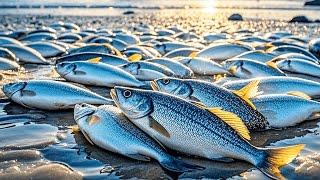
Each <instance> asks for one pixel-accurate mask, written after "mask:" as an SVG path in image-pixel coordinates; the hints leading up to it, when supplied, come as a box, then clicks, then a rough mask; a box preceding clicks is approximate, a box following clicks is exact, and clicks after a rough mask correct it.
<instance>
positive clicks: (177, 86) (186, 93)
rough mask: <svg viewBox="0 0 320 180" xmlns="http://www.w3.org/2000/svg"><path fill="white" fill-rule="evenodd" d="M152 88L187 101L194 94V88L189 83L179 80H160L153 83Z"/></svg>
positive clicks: (166, 78) (167, 78) (168, 78)
mask: <svg viewBox="0 0 320 180" xmlns="http://www.w3.org/2000/svg"><path fill="white" fill-rule="evenodd" d="M151 87H152V89H153V90H156V91H162V92H166V93H169V94H173V95H176V96H179V97H182V98H187V99H189V98H190V96H191V94H192V88H191V86H190V85H189V84H188V83H187V81H184V80H182V79H178V78H171V77H165V78H159V79H156V80H154V81H151Z"/></svg>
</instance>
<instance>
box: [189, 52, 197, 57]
mask: <svg viewBox="0 0 320 180" xmlns="http://www.w3.org/2000/svg"><path fill="white" fill-rule="evenodd" d="M197 55H198V52H195V51H194V52H192V53H190V54H189V57H191V58H194V57H197Z"/></svg>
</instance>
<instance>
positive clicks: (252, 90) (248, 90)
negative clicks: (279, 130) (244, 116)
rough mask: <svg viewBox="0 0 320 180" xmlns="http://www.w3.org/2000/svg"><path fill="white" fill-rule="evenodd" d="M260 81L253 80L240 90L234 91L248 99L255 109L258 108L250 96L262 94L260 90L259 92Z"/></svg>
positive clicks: (245, 99)
mask: <svg viewBox="0 0 320 180" xmlns="http://www.w3.org/2000/svg"><path fill="white" fill-rule="evenodd" d="M259 82H260V81H259V80H254V81H251V82H250V83H249V84H248V85H246V86H245V87H243V88H241V89H239V90H235V91H233V93H234V94H236V95H237V96H239V97H240V98H241V99H243V100H244V101H246V102H247V103H248V104H249V105H250V106H251V107H252V108H253V109H256V107H255V106H254V104H253V103H252V102H251V100H250V98H253V97H256V96H258V95H260V94H261V93H260V92H258V88H259V86H258V84H259Z"/></svg>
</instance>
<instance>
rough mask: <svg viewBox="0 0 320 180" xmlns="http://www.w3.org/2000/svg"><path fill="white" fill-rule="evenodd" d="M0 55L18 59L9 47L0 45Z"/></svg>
mask: <svg viewBox="0 0 320 180" xmlns="http://www.w3.org/2000/svg"><path fill="white" fill-rule="evenodd" d="M0 57H2V58H6V59H9V60H11V61H18V59H17V57H16V55H14V54H13V53H12V52H11V51H9V49H6V48H2V47H0Z"/></svg>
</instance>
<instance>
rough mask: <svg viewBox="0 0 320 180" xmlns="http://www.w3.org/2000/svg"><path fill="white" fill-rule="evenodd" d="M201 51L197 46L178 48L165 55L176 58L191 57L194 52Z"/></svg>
mask: <svg viewBox="0 0 320 180" xmlns="http://www.w3.org/2000/svg"><path fill="white" fill-rule="evenodd" d="M197 52H199V50H198V49H196V48H178V49H175V50H172V51H169V52H168V53H166V54H165V55H163V57H167V58H175V57H189V56H190V54H192V53H197Z"/></svg>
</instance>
